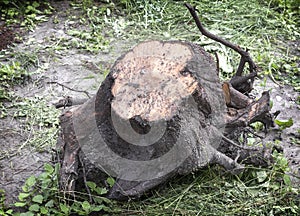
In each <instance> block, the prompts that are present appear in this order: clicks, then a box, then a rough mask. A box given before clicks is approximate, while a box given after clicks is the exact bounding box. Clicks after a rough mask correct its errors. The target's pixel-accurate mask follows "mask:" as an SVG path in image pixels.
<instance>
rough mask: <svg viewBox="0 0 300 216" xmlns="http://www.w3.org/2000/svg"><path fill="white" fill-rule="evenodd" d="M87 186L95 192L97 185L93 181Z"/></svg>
mask: <svg viewBox="0 0 300 216" xmlns="http://www.w3.org/2000/svg"><path fill="white" fill-rule="evenodd" d="M86 185H87V186H88V187H89V188H90V189H91V190H92V191H95V189H96V187H97V185H96V183H95V182H91V181H87V182H86Z"/></svg>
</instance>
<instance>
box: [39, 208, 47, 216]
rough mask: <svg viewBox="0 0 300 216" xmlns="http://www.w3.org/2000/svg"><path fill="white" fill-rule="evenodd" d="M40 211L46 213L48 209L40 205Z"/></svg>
mask: <svg viewBox="0 0 300 216" xmlns="http://www.w3.org/2000/svg"><path fill="white" fill-rule="evenodd" d="M40 212H41V214H44V215H45V214H48V209H46V208H45V207H44V206H41V207H40Z"/></svg>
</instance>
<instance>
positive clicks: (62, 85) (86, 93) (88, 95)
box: [47, 81, 91, 98]
mask: <svg viewBox="0 0 300 216" xmlns="http://www.w3.org/2000/svg"><path fill="white" fill-rule="evenodd" d="M47 84H57V85H59V86H61V87H63V88H66V89H69V90H71V91H74V92H82V93H84V94H85V95H86V96H87V97H88V98H91V96H90V94H89V93H88V92H87V91H84V90H76V89H73V88H71V87H68V86H66V85H64V84H61V83H59V82H56V81H50V82H47Z"/></svg>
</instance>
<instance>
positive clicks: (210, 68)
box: [58, 41, 273, 199]
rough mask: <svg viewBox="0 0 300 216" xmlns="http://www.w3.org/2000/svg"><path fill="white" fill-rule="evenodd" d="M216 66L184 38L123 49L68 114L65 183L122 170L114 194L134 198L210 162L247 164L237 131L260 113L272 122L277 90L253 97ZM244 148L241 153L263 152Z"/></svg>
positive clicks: (64, 121)
mask: <svg viewBox="0 0 300 216" xmlns="http://www.w3.org/2000/svg"><path fill="white" fill-rule="evenodd" d="M216 68H217V67H216V64H215V63H214V61H213V60H212V58H211V57H210V55H208V54H207V53H206V52H205V51H204V50H203V49H201V48H200V47H199V46H196V45H195V44H191V43H187V42H179V41H171V42H162V41H149V42H144V43H141V44H139V45H137V46H136V47H135V48H133V49H132V50H131V51H129V52H127V53H126V54H125V55H123V56H122V57H120V58H119V59H118V60H117V61H116V63H115V64H114V66H113V67H112V69H111V72H110V74H109V75H108V76H107V78H106V79H105V80H104V82H103V83H102V85H101V87H100V88H99V90H98V92H97V94H96V95H95V96H94V97H93V98H91V99H89V100H88V101H87V102H86V103H85V104H83V105H81V106H79V107H77V108H74V109H72V110H70V111H68V112H66V113H64V114H63V115H62V116H61V127H62V132H61V138H62V139H60V140H59V141H58V146H59V147H60V149H61V164H62V168H61V173H60V185H61V187H62V189H63V190H65V191H73V190H75V189H76V188H77V189H78V186H79V185H80V186H81V187H84V185H85V184H84V182H85V181H86V180H92V181H95V182H100V181H104V180H105V177H104V176H105V173H106V174H109V175H112V176H115V177H116V178H117V181H116V184H115V185H114V186H113V187H112V188H110V192H109V195H108V196H109V197H110V198H114V199H126V198H129V197H131V198H132V197H139V196H141V195H142V194H143V193H144V192H145V191H147V190H149V189H151V188H153V187H155V186H157V185H159V184H161V183H163V182H165V181H166V180H168V179H169V178H171V177H172V176H174V175H176V174H187V173H190V172H192V171H195V170H197V169H199V168H202V167H204V166H207V165H208V164H212V163H218V164H220V165H222V166H224V168H225V169H227V170H231V171H233V172H234V171H239V170H241V169H242V168H243V166H242V165H241V164H239V163H237V160H235V159H236V158H235V157H236V156H237V154H236V153H234V154H233V153H232V151H231V152H228V149H230V148H229V146H231V145H236V144H235V143H234V141H232V140H234V139H232V138H234V135H233V134H234V132H235V131H236V130H237V129H238V130H241V129H242V128H245V127H246V126H248V125H249V124H250V123H252V122H255V121H261V122H263V123H264V125H265V126H266V127H269V126H271V124H272V122H273V119H272V115H271V114H270V113H269V101H270V98H269V94H268V92H265V93H264V94H263V96H262V98H261V99H259V100H257V101H255V102H253V101H252V100H250V99H249V98H248V97H247V96H245V95H243V94H242V93H240V92H239V91H237V90H236V89H235V88H233V87H232V86H231V84H229V83H224V84H223V86H222V84H221V83H220V82H219V79H218V75H217V73H218V72H217V70H216ZM235 85H237V84H236V83H235ZM226 105H227V106H226ZM227 108H228V109H227ZM91 122H92V123H91ZM94 123H95V124H94ZM156 128H159V129H158V130H156ZM225 135H226V136H227V137H230V139H228V138H226V137H225ZM95 137H100V138H95ZM153 137H154V138H156V137H158V139H156V140H155V141H153V140H152V139H153ZM149 143H150V144H149ZM235 148H238V147H235ZM241 148H242V147H241ZM244 151H245V152H244V153H242V154H240V155H239V158H238V159H239V161H243V159H245V158H246V157H248V156H249V154H251V152H259V153H261V152H262V150H261V149H251V150H250V149H244ZM226 154H227V155H226ZM262 154H263V153H262ZM243 157H245V158H243ZM254 160H255V159H254ZM150 162H151V163H150ZM249 162H253V163H258V164H259V163H260V160H259V159H257V161H249ZM147 163H149V164H148V165H147ZM132 170H134V171H132ZM76 184H77V186H76Z"/></svg>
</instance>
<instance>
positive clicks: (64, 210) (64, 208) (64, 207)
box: [59, 203, 69, 214]
mask: <svg viewBox="0 0 300 216" xmlns="http://www.w3.org/2000/svg"><path fill="white" fill-rule="evenodd" d="M59 207H60V210H61V211H62V212H63V213H65V214H68V213H69V207H68V206H67V205H65V204H64V203H59Z"/></svg>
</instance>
